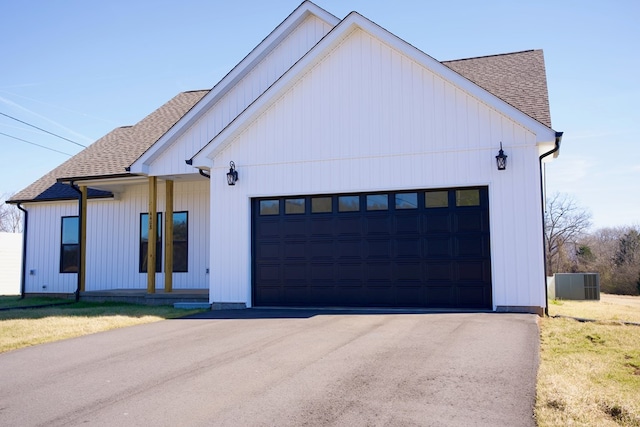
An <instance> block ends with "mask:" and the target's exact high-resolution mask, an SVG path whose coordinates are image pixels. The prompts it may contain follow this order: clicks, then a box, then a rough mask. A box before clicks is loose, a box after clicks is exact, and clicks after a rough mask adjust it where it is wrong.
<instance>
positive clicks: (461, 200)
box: [456, 188, 480, 206]
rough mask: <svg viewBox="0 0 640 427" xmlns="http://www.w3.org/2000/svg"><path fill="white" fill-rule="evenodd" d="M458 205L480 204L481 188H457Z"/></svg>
mask: <svg viewBox="0 0 640 427" xmlns="http://www.w3.org/2000/svg"><path fill="white" fill-rule="evenodd" d="M456 206H480V190H478V189H477V188H474V189H471V190H456Z"/></svg>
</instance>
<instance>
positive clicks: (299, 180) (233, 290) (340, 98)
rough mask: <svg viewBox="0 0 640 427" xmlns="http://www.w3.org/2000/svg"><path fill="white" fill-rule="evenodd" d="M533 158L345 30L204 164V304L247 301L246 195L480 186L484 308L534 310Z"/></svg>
mask: <svg viewBox="0 0 640 427" xmlns="http://www.w3.org/2000/svg"><path fill="white" fill-rule="evenodd" d="M252 119H253V118H252ZM501 141H502V143H503V146H504V150H505V152H506V154H507V155H508V156H509V163H508V167H507V170H506V171H498V170H497V168H496V163H495V156H496V154H497V151H498V149H499V144H500V142H501ZM537 156H538V147H537V146H536V135H535V134H533V133H532V132H531V131H530V130H528V129H526V128H524V127H523V126H521V125H519V124H518V123H516V122H514V121H513V120H511V119H510V118H508V117H507V116H505V115H503V114H501V113H499V112H497V111H496V110H494V109H492V108H490V107H489V106H488V105H487V104H485V103H484V102H482V100H480V99H477V98H474V97H472V96H471V95H469V94H467V93H465V92H463V91H462V90H460V89H458V88H456V87H455V86H454V85H452V84H451V83H449V82H447V81H445V80H444V79H442V78H441V77H438V76H437V75H435V74H434V73H432V72H431V71H429V70H428V69H426V68H424V67H423V66H421V65H420V64H418V63H417V62H415V61H413V60H412V59H410V58H408V57H407V56H405V55H403V54H402V53H400V52H399V51H397V50H394V49H392V48H391V47H390V46H389V45H386V44H385V43H383V42H381V41H379V40H378V39H376V38H374V37H372V36H370V35H368V33H366V32H364V31H362V30H355V31H354V32H352V33H350V34H349V35H348V37H346V39H345V40H343V42H342V43H341V44H340V46H338V47H337V48H336V49H333V50H332V51H331V52H329V53H328V55H327V56H326V57H325V58H323V60H322V61H321V62H320V63H318V64H317V65H316V66H314V67H313V68H312V69H311V70H310V71H309V72H307V73H306V74H305V75H304V76H301V77H300V78H299V79H298V80H297V82H296V83H295V84H294V85H293V86H292V87H291V88H290V89H289V90H287V91H286V92H285V93H284V94H283V95H282V96H281V97H279V98H278V99H275V100H274V101H273V104H271V105H270V106H269V107H268V108H267V109H266V110H265V111H263V112H262V113H261V114H260V116H259V117H257V118H255V120H254V121H253V122H251V125H250V126H249V127H248V128H247V129H246V130H245V131H244V132H242V133H241V134H239V135H238V136H237V137H235V139H234V140H233V141H232V142H231V144H230V145H229V146H228V147H227V148H226V149H225V150H223V151H222V152H221V153H219V154H218V155H217V157H216V158H215V159H214V165H215V167H214V168H213V169H212V176H211V194H212V197H211V203H212V205H211V212H212V216H211V222H212V230H211V241H212V252H211V265H212V277H211V296H210V299H211V302H244V303H247V304H248V305H250V304H251V300H250V298H251V262H252V261H251V208H250V200H251V198H253V197H263V196H270V195H273V196H280V195H306V194H320V193H326V194H331V193H338V192H361V191H377V190H381V191H384V190H398V189H422V188H437V187H462V186H471V185H487V186H488V187H489V197H490V226H491V230H490V232H491V260H492V281H493V304H494V308H495V307H496V306H539V307H542V306H544V305H545V304H544V287H543V286H544V277H543V261H542V242H541V235H540V232H541V227H542V222H541V214H540V210H541V206H540V190H539V169H538V157H537ZM230 160H233V161H234V162H235V164H236V166H237V170H238V172H239V178H240V179H239V182H238V184H237V185H236V186H234V187H229V186H227V185H226V180H225V176H224V175H225V173H226V172H227V168H228V166H227V165H228V163H229V161H230ZM230 246H231V247H233V248H234V250H233V251H228V250H227V248H228V247H230Z"/></svg>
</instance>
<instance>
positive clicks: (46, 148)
mask: <svg viewBox="0 0 640 427" xmlns="http://www.w3.org/2000/svg"><path fill="white" fill-rule="evenodd" d="M0 114H2V113H0ZM0 135H4V136H7V137H9V138H13V139H17V140H18V141H22V142H26V143H27V144H31V145H35V146H36V147H40V148H44V149H45V150H50V151H55V152H56V153H60V154H64V155H66V156H69V157H71V156H72V155H73V154H69V153H65V152H63V151H58V150H56V149H54V148H49V147H45V146H44V145H40V144H36V143H35V142H31V141H27V140H26V139H22V138H18V137H17V136H11V135H7V134H6V133H2V132H0Z"/></svg>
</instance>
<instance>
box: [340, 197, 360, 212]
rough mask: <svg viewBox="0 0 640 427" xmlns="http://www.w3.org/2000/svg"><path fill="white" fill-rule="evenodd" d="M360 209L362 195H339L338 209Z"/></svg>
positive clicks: (354, 210)
mask: <svg viewBox="0 0 640 427" xmlns="http://www.w3.org/2000/svg"><path fill="white" fill-rule="evenodd" d="M359 210H360V196H340V197H338V211H340V212H357V211H359Z"/></svg>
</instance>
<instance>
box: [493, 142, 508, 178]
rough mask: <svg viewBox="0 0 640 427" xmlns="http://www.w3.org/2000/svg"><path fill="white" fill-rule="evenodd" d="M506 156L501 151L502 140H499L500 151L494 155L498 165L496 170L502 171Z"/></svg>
mask: <svg viewBox="0 0 640 427" xmlns="http://www.w3.org/2000/svg"><path fill="white" fill-rule="evenodd" d="M507 157H509V156H507V155H506V154H504V151H502V142H500V151H498V155H497V156H496V164H497V165H498V170H499V171H503V170H505V169H506V168H507Z"/></svg>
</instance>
